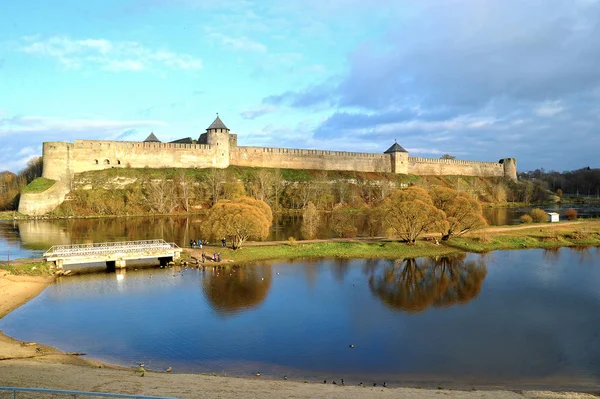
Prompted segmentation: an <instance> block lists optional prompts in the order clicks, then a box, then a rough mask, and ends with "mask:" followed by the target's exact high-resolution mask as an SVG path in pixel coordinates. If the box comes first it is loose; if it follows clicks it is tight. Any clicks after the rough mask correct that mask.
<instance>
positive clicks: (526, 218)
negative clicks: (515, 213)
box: [520, 214, 533, 224]
mask: <svg viewBox="0 0 600 399" xmlns="http://www.w3.org/2000/svg"><path fill="white" fill-rule="evenodd" d="M520 219H521V223H524V224H529V223H531V222H533V218H532V217H531V216H529V215H527V214H525V215H521V217H520Z"/></svg>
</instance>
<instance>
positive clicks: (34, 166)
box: [0, 157, 43, 211]
mask: <svg viewBox="0 0 600 399" xmlns="http://www.w3.org/2000/svg"><path fill="white" fill-rule="evenodd" d="M42 165H43V164H42V157H36V158H31V159H30V160H29V162H27V166H26V167H25V169H23V170H22V171H20V172H19V173H18V174H14V173H12V172H9V171H4V172H0V211H7V210H15V209H17V207H18V206H19V193H20V192H21V190H23V188H24V187H25V186H26V185H28V184H29V183H31V182H32V181H33V180H35V179H36V178H38V177H40V176H41V175H42Z"/></svg>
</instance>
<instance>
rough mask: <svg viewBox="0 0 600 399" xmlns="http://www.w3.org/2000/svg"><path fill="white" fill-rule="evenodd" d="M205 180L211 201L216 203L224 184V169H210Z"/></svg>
mask: <svg viewBox="0 0 600 399" xmlns="http://www.w3.org/2000/svg"><path fill="white" fill-rule="evenodd" d="M206 182H207V183H208V187H209V192H210V195H211V197H210V198H211V200H212V203H213V204H216V203H217V201H218V200H219V198H220V197H221V193H222V191H223V185H224V184H225V171H224V170H223V169H211V170H210V172H208V175H207V176H206Z"/></svg>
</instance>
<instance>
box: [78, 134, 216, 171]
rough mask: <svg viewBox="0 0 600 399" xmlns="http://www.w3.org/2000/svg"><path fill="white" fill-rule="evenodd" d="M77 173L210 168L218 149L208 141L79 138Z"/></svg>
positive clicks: (213, 163)
mask: <svg viewBox="0 0 600 399" xmlns="http://www.w3.org/2000/svg"><path fill="white" fill-rule="evenodd" d="M72 153H73V155H72V169H73V172H74V173H80V172H85V171H89V170H101V169H109V168H125V167H131V168H145V167H148V168H194V167H197V168H209V167H212V166H214V165H215V155H216V154H215V151H214V149H213V148H212V147H211V146H209V145H206V144H179V143H144V142H128V141H100V140H75V144H74V148H73V151H72Z"/></svg>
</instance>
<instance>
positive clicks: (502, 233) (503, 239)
mask: <svg viewBox="0 0 600 399" xmlns="http://www.w3.org/2000/svg"><path fill="white" fill-rule="evenodd" d="M436 238H438V241H436ZM594 246H595V247H599V246H600V221H598V220H591V221H573V222H562V223H540V224H528V225H518V226H503V227H489V228H485V229H481V230H478V231H474V232H471V233H469V234H466V235H465V236H463V237H454V238H452V239H450V240H449V241H439V235H435V234H431V235H428V236H426V237H423V238H422V239H420V240H418V241H417V242H416V243H415V244H406V243H401V242H397V241H393V240H391V239H385V238H382V237H376V238H355V239H328V240H304V241H295V240H294V241H270V242H248V243H246V244H245V245H244V246H243V247H242V248H240V249H237V250H232V249H231V248H222V247H220V246H206V247H204V248H203V249H202V250H200V249H190V248H186V250H185V255H186V256H187V257H192V258H195V259H198V258H200V256H201V254H202V252H205V253H206V254H207V255H211V254H212V253H214V252H218V253H221V256H222V257H223V262H222V263H223V264H225V265H227V264H243V263H246V262H252V261H261V260H271V259H297V258H310V257H320V258H363V259H366V258H390V259H394V258H395V259H397V258H418V257H431V256H444V255H451V254H454V253H459V252H477V253H485V252H490V251H495V250H510V249H534V248H543V249H558V248H561V247H594Z"/></svg>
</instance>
